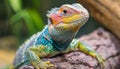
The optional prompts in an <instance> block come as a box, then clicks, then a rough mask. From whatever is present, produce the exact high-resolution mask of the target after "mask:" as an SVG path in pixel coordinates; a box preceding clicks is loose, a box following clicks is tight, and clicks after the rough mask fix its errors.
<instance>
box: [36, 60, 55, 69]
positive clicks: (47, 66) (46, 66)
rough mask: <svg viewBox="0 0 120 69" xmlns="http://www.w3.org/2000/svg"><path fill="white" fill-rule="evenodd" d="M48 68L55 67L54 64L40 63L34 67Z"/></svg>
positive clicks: (38, 68) (48, 62)
mask: <svg viewBox="0 0 120 69" xmlns="http://www.w3.org/2000/svg"><path fill="white" fill-rule="evenodd" d="M50 67H55V66H54V64H52V63H50V61H45V62H44V61H42V62H40V63H38V64H37V66H35V68H36V69H47V68H50Z"/></svg>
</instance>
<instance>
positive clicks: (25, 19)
mask: <svg viewBox="0 0 120 69" xmlns="http://www.w3.org/2000/svg"><path fill="white" fill-rule="evenodd" d="M76 2H78V1H77V0H0V67H1V66H4V65H6V64H11V63H12V61H13V58H14V55H15V52H16V50H17V49H18V47H19V46H20V45H21V44H22V43H24V41H25V40H26V39H28V38H29V37H30V36H32V35H33V34H35V33H37V32H39V31H41V30H42V29H43V28H44V26H45V25H46V24H47V17H46V14H47V11H49V10H50V9H51V8H54V7H59V6H60V5H62V4H73V3H76ZM100 26H101V25H99V23H98V22H97V21H96V20H95V19H94V18H93V17H91V16H90V19H89V20H88V22H87V23H86V24H85V25H84V26H83V27H82V28H81V29H80V31H79V33H78V34H77V36H76V38H78V37H80V36H81V35H84V34H88V33H90V32H91V31H93V30H95V29H96V28H98V27H100Z"/></svg>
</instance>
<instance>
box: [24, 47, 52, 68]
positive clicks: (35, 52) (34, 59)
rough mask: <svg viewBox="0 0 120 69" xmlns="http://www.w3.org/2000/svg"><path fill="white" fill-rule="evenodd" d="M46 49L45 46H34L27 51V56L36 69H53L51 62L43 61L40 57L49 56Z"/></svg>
mask: <svg viewBox="0 0 120 69" xmlns="http://www.w3.org/2000/svg"><path fill="white" fill-rule="evenodd" d="M46 49H47V48H46V47H45V46H43V45H39V46H32V47H30V48H29V49H27V51H26V53H25V54H26V56H27V58H28V60H29V62H30V63H31V64H32V65H33V66H34V67H35V68H36V69H47V68H49V67H53V66H54V65H53V64H51V63H50V61H42V60H41V59H40V57H44V56H47V55H48V54H49V53H47V52H46Z"/></svg>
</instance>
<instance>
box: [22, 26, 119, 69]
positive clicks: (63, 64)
mask: <svg viewBox="0 0 120 69" xmlns="http://www.w3.org/2000/svg"><path fill="white" fill-rule="evenodd" d="M79 40H80V41H84V42H86V43H87V44H88V45H90V46H91V47H92V48H93V49H95V50H96V51H97V52H99V53H100V54H101V55H102V56H103V57H104V58H105V68H104V69H120V40H119V39H118V38H117V37H115V36H114V35H113V34H111V33H109V32H107V31H104V30H103V29H102V28H99V29H97V30H96V31H94V32H92V33H91V34H88V35H84V36H82V37H81V38H79ZM43 60H49V61H51V62H52V63H53V64H55V66H56V68H50V69H101V68H100V66H99V65H98V62H97V60H96V59H94V58H92V57H91V56H88V55H86V54H84V53H82V52H78V51H76V52H71V53H67V54H61V55H57V56H55V57H53V58H43ZM20 69H34V67H32V66H26V65H25V66H22V67H21V68H20Z"/></svg>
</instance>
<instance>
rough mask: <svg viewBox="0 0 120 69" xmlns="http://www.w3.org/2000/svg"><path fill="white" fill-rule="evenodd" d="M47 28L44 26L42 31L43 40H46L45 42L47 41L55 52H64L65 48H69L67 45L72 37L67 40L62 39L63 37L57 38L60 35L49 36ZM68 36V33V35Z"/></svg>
mask: <svg viewBox="0 0 120 69" xmlns="http://www.w3.org/2000/svg"><path fill="white" fill-rule="evenodd" d="M48 28H49V26H46V27H45V30H44V38H45V39H47V41H49V42H50V43H51V44H52V45H53V46H54V48H56V50H58V51H64V50H66V49H67V47H68V46H69V44H70V43H71V41H72V40H73V37H71V38H69V39H68V38H67V39H65V38H64V39H62V38H63V37H59V36H61V34H60V35H56V36H55V35H51V34H50V33H49V30H48ZM69 34H70V33H69Z"/></svg>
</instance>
